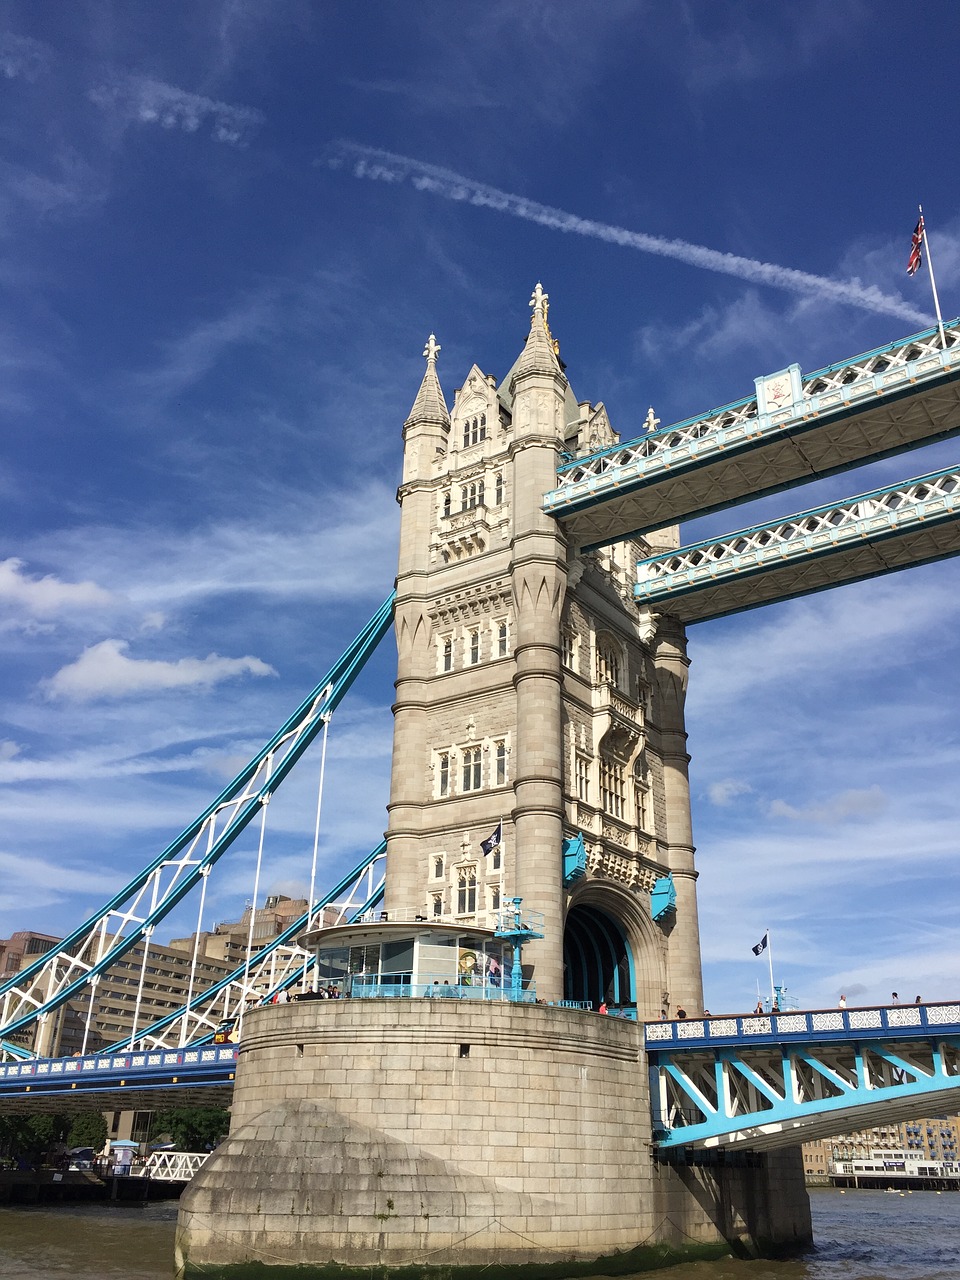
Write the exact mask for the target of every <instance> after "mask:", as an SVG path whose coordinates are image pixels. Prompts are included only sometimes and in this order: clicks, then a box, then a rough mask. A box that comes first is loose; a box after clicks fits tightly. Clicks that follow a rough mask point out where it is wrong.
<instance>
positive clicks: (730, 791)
mask: <svg viewBox="0 0 960 1280" xmlns="http://www.w3.org/2000/svg"><path fill="white" fill-rule="evenodd" d="M752 790H753V787H751V786H750V783H749V782H742V781H740V780H739V779H737V778H721V779H720V781H719V782H713V783H711V784H710V786H709V787H708V788H707V795H708V796H709V797H710V803H711V804H715V805H716V806H717V808H719V809H726V808H729V806H730V805H732V804H733V802H734V800H735V799H736V798H737V796H745V795H749V794H750V792H751V791H752Z"/></svg>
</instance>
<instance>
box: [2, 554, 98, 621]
mask: <svg viewBox="0 0 960 1280" xmlns="http://www.w3.org/2000/svg"><path fill="white" fill-rule="evenodd" d="M23 567H24V566H23V561H22V560H17V559H15V558H11V559H9V560H0V606H2V605H4V604H6V605H8V606H9V605H12V606H14V607H17V608H20V609H22V610H23V611H24V612H26V613H27V614H28V615H29V616H30V617H32V618H50V617H53V616H54V615H56V614H59V613H63V612H64V611H66V610H71V609H98V608H102V607H103V606H105V605H108V604H110V603H111V602H112V600H113V597H112V596H111V594H110V592H109V591H105V590H104V589H103V587H99V586H97V584H96V583H95V582H63V581H62V580H61V579H60V578H57V577H55V576H54V575H53V574H52V573H48V574H46V575H45V576H44V577H42V578H36V577H33V578H31V577H29V576H27V575H26V574H24V573H23V572H22V570H23Z"/></svg>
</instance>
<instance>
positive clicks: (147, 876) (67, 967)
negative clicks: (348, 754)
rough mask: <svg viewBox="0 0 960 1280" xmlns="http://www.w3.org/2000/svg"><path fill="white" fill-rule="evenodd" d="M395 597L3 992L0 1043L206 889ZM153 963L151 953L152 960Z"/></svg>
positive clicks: (322, 717) (363, 653)
mask: <svg viewBox="0 0 960 1280" xmlns="http://www.w3.org/2000/svg"><path fill="white" fill-rule="evenodd" d="M394 598H395V593H394V592H391V593H390V595H389V596H388V597H387V599H386V600H385V601H384V602H383V604H382V605H381V606H380V608H379V609H378V610H377V612H376V613H375V614H374V616H373V617H372V618H371V619H370V621H369V622H368V623H367V625H366V626H365V627H364V628H363V630H362V631H361V632H360V634H359V635H358V636H357V637H356V639H355V640H354V641H353V642H352V643H351V644H350V645H349V647H348V648H347V649H346V650H345V651H344V653H343V654H342V655H341V656H340V658H339V659H338V660H337V661H336V662H335V663H334V665H333V666H332V667H331V669H330V670H329V671H328V672H327V674H326V675H325V676H324V678H323V680H321V681H320V683H319V684H318V685H317V686H316V687H315V688H314V690H313V691H312V692H311V694H310V695H309V697H308V698H307V699H306V700H305V701H304V702H303V703H302V704H301V705H300V707H298V708H297V710H296V711H295V712H294V714H293V715H292V716H291V717H290V719H289V720H287V722H286V723H285V724H284V725H283V726H282V727H281V728H280V729H279V730H278V731H277V732H276V733H275V734H274V736H273V737H272V738H271V739H270V741H269V742H268V743H267V744H266V746H265V747H263V749H262V750H261V751H260V752H259V753H258V754H257V755H256V756H254V758H253V759H252V760H251V761H250V763H249V764H247V765H246V767H245V768H244V769H243V770H241V772H240V773H239V774H238V775H237V776H236V778H234V780H233V781H232V782H231V783H230V784H229V785H228V786H227V787H226V788H225V789H224V790H223V791H222V792H221V793H220V795H219V796H218V797H217V799H216V800H215V801H214V802H213V803H212V804H211V805H210V806H209V807H208V808H207V809H205V810H204V812H203V813H201V814H200V815H199V817H197V818H196V819H195V820H194V821H193V822H192V823H191V824H190V826H188V827H187V828H186V829H185V830H184V831H183V832H182V833H181V834H180V835H179V836H178V837H177V839H176V840H175V841H174V842H173V843H172V844H171V845H169V846H168V847H167V848H166V849H165V850H164V851H163V853H161V854H160V855H159V856H158V857H157V858H156V859H154V861H153V862H151V863H149V864H148V865H147V866H146V867H145V868H144V869H143V870H142V871H141V872H140V873H139V874H138V875H137V876H136V877H135V878H134V879H133V880H132V881H131V882H130V884H128V885H127V886H126V887H125V888H124V889H122V890H121V891H120V893H118V894H117V895H116V896H115V897H114V898H112V899H111V900H110V901H109V902H108V903H107V904H106V905H105V906H104V907H102V908H101V909H100V910H99V911H98V912H97V913H96V914H95V915H93V916H91V917H90V918H89V919H88V920H86V921H85V922H84V923H83V924H82V925H81V926H80V927H79V929H77V930H75V931H74V932H73V933H72V934H71V935H70V936H69V937H68V938H66V939H64V941H63V942H62V943H60V944H59V945H58V946H57V947H55V948H53V949H52V950H51V951H48V952H47V953H46V954H44V955H42V956H39V957H38V958H37V960H35V961H34V962H33V963H32V964H30V965H28V966H27V967H26V968H25V969H23V970H22V971H21V972H20V973H17V974H15V975H14V976H13V977H12V978H10V979H9V980H8V981H7V982H6V983H4V984H2V985H0V1037H2V1036H9V1035H12V1034H14V1033H15V1032H17V1031H21V1030H23V1029H24V1028H26V1027H28V1026H30V1025H31V1024H33V1023H36V1022H37V1021H39V1020H40V1019H46V1018H47V1017H48V1016H49V1015H50V1014H51V1013H52V1012H53V1011H54V1010H56V1009H58V1008H59V1007H60V1006H61V1005H63V1004H66V1002H67V1001H68V1000H71V999H73V998H74V997H76V996H77V995H79V994H80V992H81V991H83V989H84V988H85V987H86V985H87V984H88V983H89V982H90V981H91V980H93V979H95V978H97V977H98V976H99V975H100V974H102V973H104V972H105V971H106V970H107V969H109V968H110V966H111V965H112V964H115V963H116V961H117V960H119V959H120V958H121V957H122V956H123V955H124V954H125V953H126V952H127V951H129V950H131V948H133V947H134V946H136V944H137V943H138V942H140V941H141V940H143V939H144V938H147V939H149V938H150V937H151V936H152V933H153V931H154V929H155V928H156V926H157V924H158V923H159V922H160V921H161V920H162V919H163V918H164V917H165V916H166V915H167V914H168V912H170V911H171V910H173V908H174V907H175V906H176V905H177V904H178V903H179V902H180V901H181V900H182V899H183V898H184V897H185V896H186V895H187V894H188V893H189V892H190V890H191V889H192V888H193V887H194V886H195V885H197V884H199V883H201V882H202V881H203V880H204V879H205V877H206V875H207V874H208V873H209V870H210V868H211V867H212V866H214V865H215V863H216V862H217V861H218V860H219V859H220V858H221V857H222V856H223V854H224V853H225V852H226V851H227V849H229V847H230V846H231V845H232V844H233V842H234V840H236V838H237V836H239V835H240V833H241V832H242V831H243V830H244V828H245V827H246V826H247V825H248V824H249V822H250V821H251V820H252V819H253V817H254V816H255V815H256V814H258V813H260V812H261V810H262V809H263V806H264V805H266V804H267V803H268V802H269V800H270V797H271V796H272V795H273V793H274V791H276V789H277V788H278V787H279V786H280V784H281V783H282V782H283V781H284V779H285V778H286V777H287V776H288V774H289V773H290V771H291V769H292V768H293V766H294V765H295V764H296V763H297V761H298V760H299V759H300V758H301V756H302V755H303V753H304V752H305V751H306V749H307V748H308V747H309V745H310V744H311V743H312V742H313V741H314V739H315V738H316V736H317V734H318V733H319V732H320V731H321V729H322V728H323V726H324V724H326V723H327V722H328V721H329V719H330V716H331V715H332V714H333V712H334V710H335V709H336V708H337V707H338V706H339V704H340V702H341V701H342V699H343V697H344V696H345V694H346V693H347V691H348V690H349V689H350V687H351V686H352V684H353V682H354V680H355V679H356V677H357V676H358V675H359V673H360V671H361V670H362V669H363V667H364V665H365V664H366V662H367V660H368V658H369V657H370V655H371V654H372V653H373V651H374V650H375V649H376V647H377V645H378V644H379V642H380V641H381V640H382V639H383V637H384V635H386V633H387V631H388V629H389V627H390V624H391V622H392V619H393V604H394ZM144 954H145V955H146V950H145V952H144Z"/></svg>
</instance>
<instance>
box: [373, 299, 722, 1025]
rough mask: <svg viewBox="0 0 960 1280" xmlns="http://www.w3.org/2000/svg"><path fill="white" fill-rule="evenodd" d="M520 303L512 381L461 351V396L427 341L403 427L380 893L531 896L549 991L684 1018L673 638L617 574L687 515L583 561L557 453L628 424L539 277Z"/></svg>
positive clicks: (685, 893) (679, 634)
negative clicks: (561, 337) (580, 368)
mask: <svg viewBox="0 0 960 1280" xmlns="http://www.w3.org/2000/svg"><path fill="white" fill-rule="evenodd" d="M530 305H531V307H532V315H531V320H530V331H529V334H528V336H527V340H526V343H525V345H524V347H523V350H522V351H521V353H520V355H519V358H518V359H517V361H516V363H515V364H514V366H513V368H512V369H511V370H510V372H509V373H508V374H507V376H506V378H504V379H503V381H502V383H500V384H499V385H498V383H497V381H496V379H495V378H494V377H492V376H491V375H489V374H485V373H483V372H482V370H481V369H480V368H479V367H478V366H477V365H474V366H473V367H472V368H471V369H470V370H469V372H468V374H467V377H466V381H465V382H464V384H463V386H462V387H460V388H459V389H458V390H457V392H456V394H455V396H454V401H453V407H452V411H451V410H450V409H448V407H447V403H446V400H445V398H444V394H443V391H442V389H441V386H440V382H439V379H438V375H437V355H438V353H439V350H440V348H439V346H438V345H437V344H436V341H435V339H434V338H433V335H431V337H430V339H429V341H428V343H427V346H426V348H425V350H424V356H425V357H426V361H427V368H426V372H425V374H424V377H423V382H422V384H421V386H420V390H419V392H418V394H417V397H416V399H415V401H414V404H413V408H412V409H411V411H410V416H409V417H408V419H407V421H406V423H405V426H404V461H403V482H402V484H401V486H400V489H399V492H398V500H399V502H400V505H401V525H400V561H399V571H398V577H397V604H396V635H397V646H398V651H399V657H398V672H397V685H396V688H397V697H396V704H395V708H394V712H395V722H394V723H395V729H394V748H393V770H392V783H391V795H390V805H389V810H390V816H389V825H388V830H387V868H388V869H387V901H386V906H387V909H388V911H392V912H394V913H409V914H412V915H421V916H424V917H426V918H427V919H437V920H440V919H456V920H459V921H463V922H468V921H472V922H475V923H476V924H478V925H490V924H492V923H493V920H494V918H495V913H496V912H497V911H498V910H499V909H500V906H501V903H503V902H504V901H505V900H506V899H508V898H511V897H513V896H519V897H522V898H523V900H524V907H525V908H527V909H531V910H534V911H537V912H542V913H543V916H544V930H543V932H544V938H543V940H542V941H537V942H535V943H532V944H530V945H528V947H526V948H525V950H524V960H525V962H526V963H525V972H526V974H527V976H528V977H530V978H532V980H533V981H534V982H535V983H536V988H537V995H538V997H539V998H541V999H545V1000H557V999H561V998H564V997H566V998H573V999H588V1000H590V1001H591V1002H592V1003H593V1004H594V1005H595V1006H596V1005H598V1004H599V1003H600V1001H601V1000H607V1001H608V1002H610V1003H613V1004H617V1005H620V1006H622V1007H632V1006H636V1008H637V1012H638V1015H639V1016H640V1017H641V1018H643V1017H651V1016H652V1017H656V1016H657V1015H658V1013H659V1010H660V1008H661V1007H662V1006H664V1005H667V1004H669V1005H673V1006H676V1005H678V1004H682V1005H684V1006H685V1007H686V1008H687V1009H688V1010H690V1011H698V1010H699V1009H700V1006H701V999H702V996H701V978H700V953H699V934H698V926H697V909H696V890H695V881H696V872H695V870H694V863H693V853H694V849H693V843H692V836H691V825H690V802H689V788H688V782H687V759H688V758H687V754H686V734H685V730H684V711H683V706H684V694H685V689H686V670H687V658H686V649H685V637H684V633H683V628H682V626H681V625H680V624H679V623H676V622H675V621H673V620H672V619H670V618H669V617H658V616H655V615H654V616H651V615H646V616H639V615H638V612H637V609H636V607H635V606H634V604H633V602H632V597H631V590H630V588H631V584H632V579H633V566H634V563H635V562H636V560H637V559H639V558H640V557H641V556H644V555H648V554H650V553H651V550H652V549H663V548H664V547H670V546H676V545H677V531H676V529H667V530H663V531H662V532H660V533H658V534H654V535H650V536H649V537H648V538H647V539H646V540H642V539H639V538H637V539H633V540H631V541H627V542H623V543H618V544H616V545H613V546H609V547H604V548H602V549H600V550H596V551H592V552H589V553H585V554H584V553H581V551H580V550H579V548H577V547H576V546H572V545H570V544H569V543H568V540H567V538H566V537H565V534H564V531H563V529H562V528H561V526H560V524H559V523H558V522H557V521H556V520H555V519H554V518H553V517H552V516H548V515H545V514H544V511H543V495H544V493H545V492H547V491H548V490H549V489H552V488H553V487H554V486H555V484H556V473H557V466H558V464H560V463H561V462H562V461H564V460H565V459H568V458H570V457H575V456H577V455H582V454H586V453H594V452H596V451H597V450H599V449H602V448H604V447H606V446H608V445H613V444H615V443H616V442H617V441H618V438H619V437H618V436H617V435H616V434H615V433H614V431H613V429H612V428H611V425H610V422H609V419H608V416H607V413H606V410H605V409H604V406H603V404H602V403H598V404H591V403H590V402H588V401H578V400H577V398H576V396H575V395H574V393H573V391H572V390H571V387H570V383H569V382H568V380H567V377H566V374H565V370H564V365H563V363H562V362H561V360H560V358H559V354H558V344H557V343H556V341H555V340H554V339H553V337H552V335H551V332H550V327H549V322H548V298H547V295H546V294H545V293H544V292H543V290H542V288H541V286H540V285H539V284H538V285H537V287H536V289H535V290H534V293H533V297H532V298H531V300H530ZM500 823H502V831H503V840H502V843H501V845H500V847H499V848H498V849H496V850H493V851H491V852H490V853H488V854H486V855H485V854H484V853H483V851H482V848H481V843H482V842H483V841H484V840H486V839H487V838H488V837H489V836H490V835H491V833H492V832H494V831H495V830H496V828H497V826H498V824H500ZM580 837H582V846H581V845H580ZM565 848H566V850H567V857H566V858H564V849H565ZM667 877H670V878H671V880H672V885H671V887H672V888H673V889H674V890H675V892H676V907H675V909H672V910H668V911H666V912H665V913H663V914H661V915H660V916H659V918H658V919H657V920H654V918H653V913H652V911H651V890H652V888H653V886H654V884H655V882H657V881H661V882H663V883H665V884H666V883H668V882H667Z"/></svg>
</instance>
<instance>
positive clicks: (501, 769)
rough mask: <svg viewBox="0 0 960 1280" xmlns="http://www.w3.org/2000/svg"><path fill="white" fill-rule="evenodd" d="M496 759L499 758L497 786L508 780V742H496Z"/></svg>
mask: <svg viewBox="0 0 960 1280" xmlns="http://www.w3.org/2000/svg"><path fill="white" fill-rule="evenodd" d="M496 760H497V772H496V778H497V786H502V785H503V783H505V782H506V780H507V744H506V743H505V742H502V741H501V742H498V743H497V744H496Z"/></svg>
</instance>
